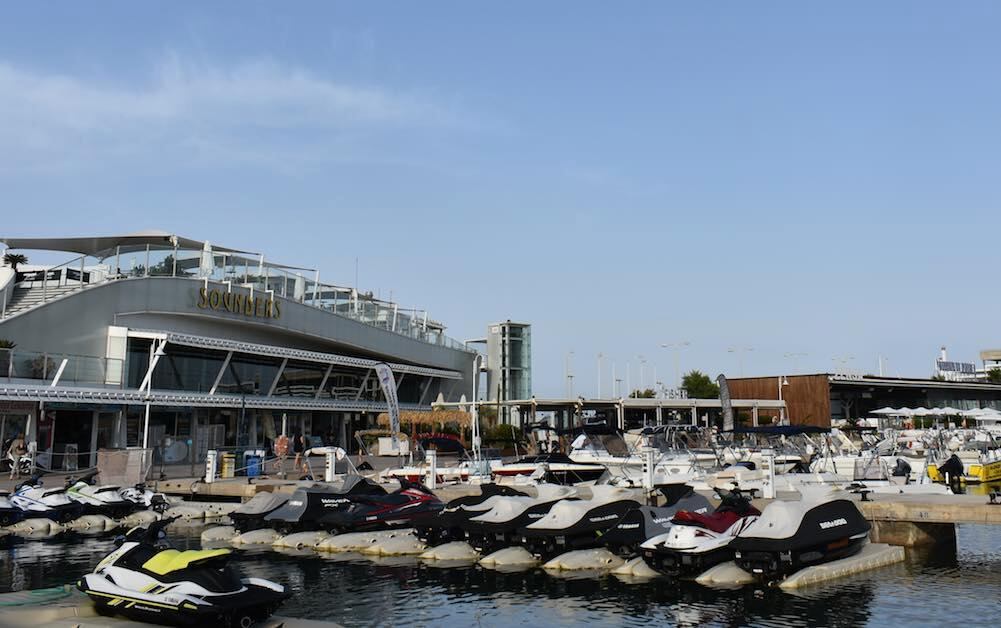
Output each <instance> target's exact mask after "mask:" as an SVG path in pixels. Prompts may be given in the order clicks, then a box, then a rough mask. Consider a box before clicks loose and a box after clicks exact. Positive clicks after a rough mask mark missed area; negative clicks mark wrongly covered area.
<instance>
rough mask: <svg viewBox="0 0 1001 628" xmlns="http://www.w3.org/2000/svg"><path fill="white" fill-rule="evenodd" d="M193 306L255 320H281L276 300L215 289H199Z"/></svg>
mask: <svg viewBox="0 0 1001 628" xmlns="http://www.w3.org/2000/svg"><path fill="white" fill-rule="evenodd" d="M195 305H196V306H197V307H199V308H200V309H206V308H211V309H213V310H218V309H224V310H226V311H227V312H233V313H234V314H242V315H244V316H253V317H255V318H281V315H282V309H281V304H280V303H279V301H278V300H277V299H269V298H267V297H252V296H250V295H249V294H248V295H244V294H236V293H232V292H222V291H220V290H216V289H215V288H212V289H207V288H199V289H198V297H197V299H196V302H195Z"/></svg>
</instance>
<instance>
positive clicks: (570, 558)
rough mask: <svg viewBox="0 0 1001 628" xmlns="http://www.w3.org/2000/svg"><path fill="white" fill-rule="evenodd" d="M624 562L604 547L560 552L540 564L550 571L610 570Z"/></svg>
mask: <svg viewBox="0 0 1001 628" xmlns="http://www.w3.org/2000/svg"><path fill="white" fill-rule="evenodd" d="M625 562H626V561H625V560H624V559H623V558H621V557H620V556H616V555H615V554H613V553H611V552H610V551H608V550H607V549H604V548H599V549H584V550H574V551H572V552H566V553H565V554H560V555H559V556H557V557H556V558H553V559H552V560H550V561H548V562H546V563H545V564H544V565H542V568H543V569H546V570H551V571H594V570H612V569H615V568H616V567H621V566H622V565H624V564H625Z"/></svg>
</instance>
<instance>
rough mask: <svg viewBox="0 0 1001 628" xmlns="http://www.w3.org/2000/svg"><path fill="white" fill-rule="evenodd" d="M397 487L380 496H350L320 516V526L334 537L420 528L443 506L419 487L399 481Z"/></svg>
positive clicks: (422, 487) (426, 489)
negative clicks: (387, 529)
mask: <svg viewBox="0 0 1001 628" xmlns="http://www.w3.org/2000/svg"><path fill="white" fill-rule="evenodd" d="M399 482H400V488H399V489H398V490H395V491H393V492H392V493H385V494H382V495H371V494H350V495H345V496H344V497H343V499H345V500H347V502H348V503H346V504H344V505H343V506H342V507H339V508H336V509H331V510H328V511H327V512H325V513H324V514H323V515H322V516H321V517H320V522H319V523H320V527H321V528H323V529H324V530H329V531H330V532H333V533H334V534H341V533H344V532H363V531H366V530H383V529H386V528H395V527H401V526H413V527H420V526H423V525H425V524H426V523H427V522H428V521H430V520H433V519H434V518H436V517H437V516H438V514H439V513H440V512H441V511H442V509H443V508H444V507H445V504H444V503H443V502H442V501H441V500H440V499H438V497H437V496H436V495H435V494H434V493H432V492H431V490H430V489H428V488H427V487H426V486H424V485H423V484H419V483H417V482H410V481H409V480H404V479H401V480H399Z"/></svg>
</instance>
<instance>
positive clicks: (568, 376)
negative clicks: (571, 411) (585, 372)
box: [563, 351, 573, 399]
mask: <svg viewBox="0 0 1001 628" xmlns="http://www.w3.org/2000/svg"><path fill="white" fill-rule="evenodd" d="M572 357H573V351H570V352H568V353H567V355H566V359H565V360H564V362H563V377H564V378H565V379H566V380H567V399H570V398H571V397H573V374H572V373H570V358H572Z"/></svg>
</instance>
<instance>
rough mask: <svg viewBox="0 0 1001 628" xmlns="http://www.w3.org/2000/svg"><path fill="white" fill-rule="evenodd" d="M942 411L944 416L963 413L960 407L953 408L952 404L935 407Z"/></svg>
mask: <svg viewBox="0 0 1001 628" xmlns="http://www.w3.org/2000/svg"><path fill="white" fill-rule="evenodd" d="M935 409H936V410H938V411H939V412H941V413H942V415H943V416H954V415H957V414H962V413H961V412H960V410H959V408H953V407H952V406H946V407H944V408H935Z"/></svg>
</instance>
